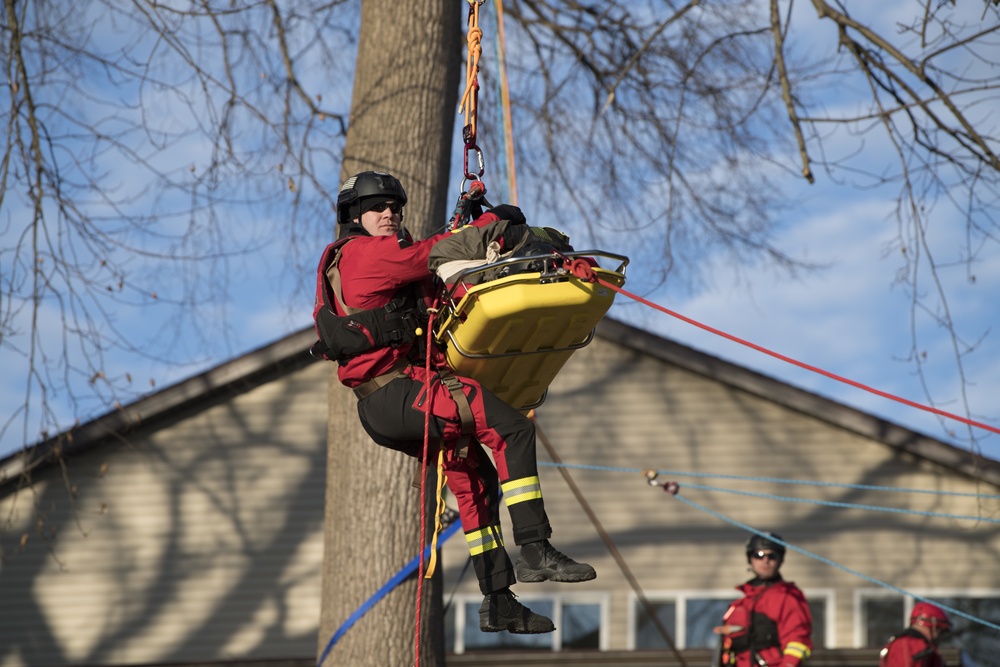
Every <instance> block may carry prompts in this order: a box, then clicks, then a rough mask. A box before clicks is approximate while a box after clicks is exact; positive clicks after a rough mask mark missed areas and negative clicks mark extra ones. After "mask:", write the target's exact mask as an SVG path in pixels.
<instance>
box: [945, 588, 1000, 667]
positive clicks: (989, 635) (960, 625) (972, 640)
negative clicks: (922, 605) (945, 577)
mask: <svg viewBox="0 0 1000 667" xmlns="http://www.w3.org/2000/svg"><path fill="white" fill-rule="evenodd" d="M935 599H936V600H938V601H940V602H941V603H942V604H944V605H947V606H949V607H953V608H955V609H958V610H959V611H963V612H965V613H967V614H969V615H971V616H975V617H976V618H981V619H983V620H984V621H989V622H991V623H996V621H997V619H998V618H1000V598H995V597H994V598H965V597H956V598H935ZM945 613H947V612H945ZM948 619H949V620H950V621H951V630H950V631H949V632H948V633H947V634H945V635H944V638H943V639H942V641H941V645H942V646H958V647H959V648H961V649H962V665H963V667H965V666H968V667H973V666H976V667H988V665H996V664H997V656H1000V632H997V631H996V630H994V629H992V628H987V627H986V626H984V625H982V624H981V623H976V622H975V621H971V620H969V619H967V618H965V617H963V616H959V615H958V614H948Z"/></svg>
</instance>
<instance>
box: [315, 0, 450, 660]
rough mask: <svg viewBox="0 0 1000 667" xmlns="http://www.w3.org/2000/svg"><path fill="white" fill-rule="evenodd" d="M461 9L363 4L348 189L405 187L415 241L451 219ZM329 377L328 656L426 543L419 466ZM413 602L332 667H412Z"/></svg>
mask: <svg viewBox="0 0 1000 667" xmlns="http://www.w3.org/2000/svg"><path fill="white" fill-rule="evenodd" d="M465 8H466V5H465V3H446V2H440V1H439V0H408V2H406V3H399V2H388V1H386V0H364V1H363V2H362V14H361V33H360V37H359V42H358V58H357V71H356V74H355V82H354V96H353V100H352V107H351V118H350V126H349V130H348V134H347V143H346V145H345V148H344V160H343V167H342V174H341V176H342V178H341V180H343V179H344V178H346V177H347V176H349V175H351V174H354V173H357V172H359V171H364V170H368V169H377V170H383V171H388V172H390V173H392V174H394V175H395V176H397V177H398V178H399V179H400V181H401V182H402V184H403V187H404V188H405V189H406V193H407V197H408V203H407V206H406V216H405V218H404V224H406V226H407V227H408V228H409V229H410V231H411V232H412V233H413V234H414V236H415V237H416V238H422V237H424V236H426V235H427V234H428V232H429V231H430V230H432V229H435V228H437V227H440V226H441V225H443V224H444V222H445V220H446V217H447V214H448V210H449V209H448V201H449V194H448V192H447V187H448V177H449V172H450V169H449V166H450V164H449V157H450V154H451V143H452V133H453V130H454V122H455V116H456V115H457V102H458V89H459V86H460V84H461V71H462V68H461V62H462V44H463V42H462V39H461V26H462V22H463V15H464V12H463V10H464V9H465ZM331 373H332V375H331V380H330V411H329V431H328V437H329V448H328V457H327V493H326V517H325V521H324V533H325V538H324V548H325V554H324V565H323V597H322V609H321V614H320V636H319V652H320V654H322V652H323V650H324V649H325V648H326V646H327V644H328V642H329V641H330V639H331V637H332V636H333V634H334V633H335V632H336V630H337V629H338V628H339V627H340V626H341V624H342V623H343V622H344V621H345V620H346V619H347V618H349V617H350V616H351V615H352V614H353V613H354V612H355V611H356V610H357V609H358V608H359V607H360V606H361V605H362V604H363V603H364V602H365V600H367V599H368V598H369V597H370V596H371V595H372V594H374V593H375V592H376V591H378V590H379V589H380V588H382V587H383V586H384V585H385V583H386V582H387V581H388V580H389V579H390V578H391V577H392V576H393V575H395V574H396V573H397V572H398V571H399V570H400V569H401V568H402V567H403V566H404V565H405V564H406V563H407V562H409V561H410V560H411V559H412V558H413V557H414V556H416V555H417V554H418V553H419V539H420V538H419V527H420V491H419V490H418V489H415V488H413V487H412V486H411V485H410V482H411V480H412V478H413V471H414V468H415V466H416V463H415V461H414V459H412V458H408V457H406V456H403V455H401V454H398V453H397V452H393V451H390V450H387V449H384V448H382V447H378V446H377V445H375V444H374V443H373V442H372V441H371V440H370V439H369V438H368V436H367V435H366V434H365V432H364V430H363V429H362V428H361V425H360V423H359V421H358V416H357V410H356V400H355V398H354V395H353V394H352V393H351V392H350V391H349V390H347V389H345V388H344V387H342V386H341V385H340V383H339V382H338V381H337V377H336V367H334V366H331ZM432 493H433V486H429V490H428V495H431V494H432ZM439 572H440V569H439ZM423 589H424V597H423V603H422V609H421V619H422V630H421V640H420V645H421V652H420V653H421V655H420V664H421V665H426V666H427V667H443V665H444V634H443V627H444V626H443V622H442V621H443V618H442V613H441V585H440V576H439V575H438V576H437V577H436V578H435V579H434V580H429V581H425V582H424V587H423ZM416 592H417V579H416V577H410V578H409V579H407V580H406V581H405V582H403V583H402V584H401V585H399V586H397V587H396V588H395V589H394V590H392V591H391V592H390V593H389V594H388V595H386V596H385V597H384V598H383V599H382V600H381V601H379V602H378V603H377V604H376V605H375V606H374V607H373V608H372V609H371V610H370V611H368V612H367V614H365V615H364V616H363V617H362V618H361V619H360V620H359V621H358V622H357V623H356V624H355V625H354V626H353V628H352V629H351V630H349V631H348V632H347V633H346V634H345V635H344V636H343V637H342V638H341V639H340V640H339V641H338V642H337V643H336V644H335V645H334V647H333V649H332V650H331V652H330V654H329V656H328V657H327V658H326V660H325V662H324V665H327V666H331V665H351V666H355V665H357V666H364V665H372V666H377V667H385V666H390V667H392V666H395V665H400V666H404V665H411V664H413V663H414V661H415V655H414V646H415V636H414V635H415V613H416Z"/></svg>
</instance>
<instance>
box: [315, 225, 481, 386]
mask: <svg viewBox="0 0 1000 667" xmlns="http://www.w3.org/2000/svg"><path fill="white" fill-rule="evenodd" d="M495 220H497V216H496V215H495V214H493V213H490V212H487V213H484V214H483V215H481V216H480V217H478V218H476V219H475V220H474V221H473V222H472V223H471V224H472V225H473V226H475V227H481V226H483V225H485V224H488V223H490V222H493V221H495ZM459 233H460V232H459ZM447 236H448V233H444V234H436V235H434V236H431V237H430V238H427V239H425V240H423V241H415V242H413V243H412V244H410V245H408V246H405V247H404V245H405V244H401V243H400V242H399V239H398V238H397V237H396V236H394V235H393V236H358V237H356V238H354V239H352V240H351V241H349V242H347V243H346V244H345V245H344V246H343V248H342V249H341V255H340V263H339V264H338V265H337V266H338V268H339V270H340V275H341V284H342V289H343V298H344V303H345V304H347V305H348V306H350V307H351V308H365V309H369V308H379V307H381V306H384V305H385V304H387V303H389V301H391V300H392V298H393V296H395V294H396V292H398V291H399V290H400V289H401V288H402V287H405V286H406V285H409V284H410V283H421V284H422V289H423V294H424V296H425V298H427V299H430V298H433V296H434V290H435V286H434V282H433V279H432V275H433V274H432V273H431V271H430V269H428V268H427V256H428V255H429V254H430V251H431V248H432V247H433V246H434V244H435V243H437V242H438V241H440V240H441V239H443V238H446V237H447ZM325 256H326V253H324V257H325ZM326 269H327V267H325V266H320V267H319V271H320V275H321V276H323V275H324V274H325V273H326ZM330 305H331V306H333V307H334V308H336V310H337V314H338V315H345V314H346V313H344V312H342V311H341V310H340V307H339V306H337V305H336V304H330ZM418 343H419V344H426V339H423V338H421V339H418ZM412 347H413V344H406V345H401V346H399V347H381V348H376V349H374V350H371V351H369V352H364V353H362V354H359V355H357V356H355V357H353V358H352V359H351V360H350V361H348V362H347V363H346V364H344V365H341V366H340V367H339V368H338V369H337V375H338V377H339V378H340V381H341V382H342V383H343V384H345V385H347V386H348V387H357V386H358V385H360V384H362V383H363V382H366V381H367V380H370V379H371V378H373V377H375V376H377V375H381V374H382V373H385V372H387V371H388V370H389V369H391V368H392V366H393V364H394V363H395V362H396V360H398V359H401V358H404V357H407V355H408V354H409V352H410V350H411V349H412ZM442 359H443V357H442Z"/></svg>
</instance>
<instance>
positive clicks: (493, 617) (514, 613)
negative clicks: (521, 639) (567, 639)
mask: <svg viewBox="0 0 1000 667" xmlns="http://www.w3.org/2000/svg"><path fill="white" fill-rule="evenodd" d="M479 629H480V630H482V631H483V632H503V631H504V630H506V631H507V632H510V633H513V634H515V635H539V634H542V633H544V632H552V631H553V630H555V629H556V626H554V625H553V624H552V621H551V620H549V619H548V618H546V617H545V616H542V615H541V614H536V613H535V612H533V611H531V610H530V609H528V608H527V607H525V606H524V605H523V604H521V603H520V602H518V601H517V597H516V596H515V595H514V594H513V593H511V592H510V589H509V588H505V589H503V590H502V591H497V592H496V593H490V594H489V595H487V596H486V598H485V599H484V600H483V604H482V606H480V607H479Z"/></svg>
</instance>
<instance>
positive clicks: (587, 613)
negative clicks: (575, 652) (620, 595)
mask: <svg viewBox="0 0 1000 667" xmlns="http://www.w3.org/2000/svg"><path fill="white" fill-rule="evenodd" d="M561 631H562V646H563V648H564V649H598V648H600V647H601V605H599V604H563V607H562V628H561Z"/></svg>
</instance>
